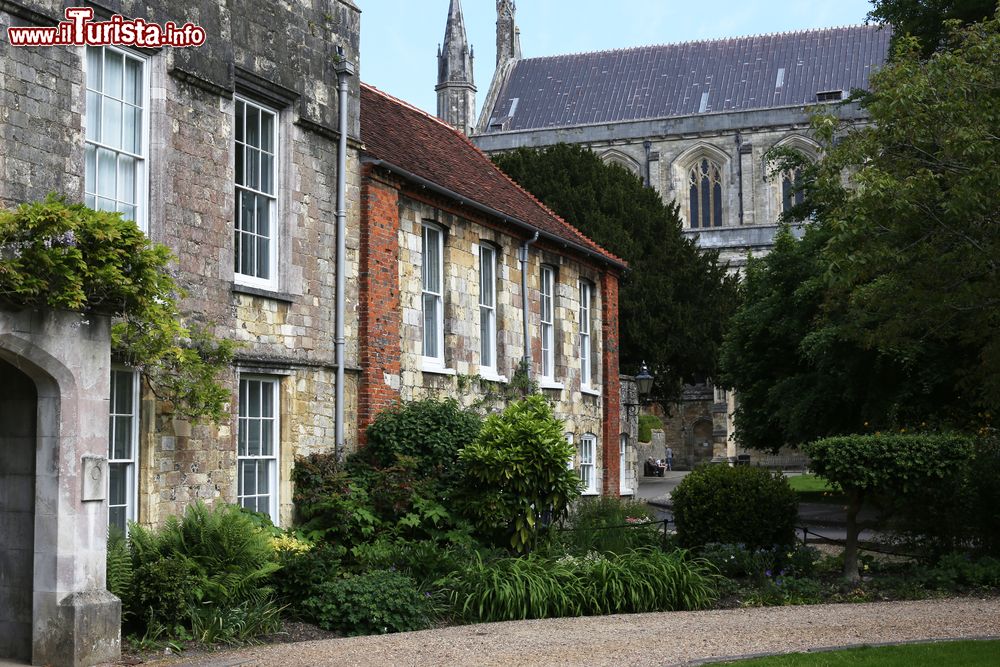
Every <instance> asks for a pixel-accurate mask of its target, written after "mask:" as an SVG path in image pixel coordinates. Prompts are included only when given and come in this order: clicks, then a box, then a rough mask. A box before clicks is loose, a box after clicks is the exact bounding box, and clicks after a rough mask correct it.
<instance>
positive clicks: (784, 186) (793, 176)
mask: <svg viewBox="0 0 1000 667" xmlns="http://www.w3.org/2000/svg"><path fill="white" fill-rule="evenodd" d="M801 186H802V169H801V168H799V169H794V170H792V169H789V170H788V171H786V172H785V173H783V174H782V175H781V212H782V213H788V211H790V210H791V209H792V207H793V206H798V205H799V204H801V203H802V202H803V201H804V200H805V192H803V190H802V187H801Z"/></svg>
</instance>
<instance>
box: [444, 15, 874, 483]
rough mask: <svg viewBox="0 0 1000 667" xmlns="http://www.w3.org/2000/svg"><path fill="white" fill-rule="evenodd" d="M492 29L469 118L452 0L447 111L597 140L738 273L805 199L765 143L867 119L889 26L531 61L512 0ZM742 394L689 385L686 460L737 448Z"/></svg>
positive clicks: (681, 436) (540, 138)
mask: <svg viewBox="0 0 1000 667" xmlns="http://www.w3.org/2000/svg"><path fill="white" fill-rule="evenodd" d="M496 30H497V33H496V40H497V60H496V70H495V72H494V75H493V80H492V81H491V82H490V86H489V89H488V90H487V93H486V97H485V99H484V101H483V106H482V111H481V113H480V114H479V116H478V120H477V121H476V122H475V124H474V126H473V125H471V121H470V119H472V118H473V117H475V92H476V88H475V85H474V83H473V78H472V48H471V46H470V45H469V44H468V42H467V39H466V35H465V30H464V23H463V19H462V11H461V4H460V2H459V0H451V5H450V7H449V16H448V24H447V30H446V33H445V41H444V44H443V46H442V47H441V49H440V52H439V65H438V72H439V78H438V85H437V88H436V90H437V91H438V116H439V117H440V118H442V119H443V120H445V121H446V122H448V123H450V124H451V125H453V126H454V127H456V128H459V129H460V130H462V131H464V132H466V133H467V134H468V135H469V137H470V138H471V140H472V141H473V143H475V144H476V145H477V146H478V147H479V148H480V149H482V150H483V151H485V152H486V153H495V152H501V151H505V150H510V149H514V148H520V147H544V146H551V145H553V144H556V143H560V142H564V143H573V144H581V145H584V146H587V147H589V148H590V149H591V150H593V151H594V152H596V153H597V154H598V155H599V156H600V157H601V158H602V159H603V160H604V161H605V162H608V163H614V164H618V165H620V166H622V167H624V168H625V169H628V170H629V171H632V172H633V173H635V174H636V175H637V176H638V177H639V178H641V179H642V180H643V181H644V182H645V183H646V184H647V185H648V186H649V187H652V188H654V189H655V190H656V191H657V192H658V193H659V194H660V196H661V197H662V198H663V200H664V201H667V202H669V201H676V202H677V203H678V204H679V205H680V211H681V216H682V219H683V221H684V227H685V229H684V233H685V234H687V235H690V236H693V237H695V238H696V239H697V242H698V244H699V245H700V246H701V247H703V248H711V249H715V250H718V251H719V255H720V258H721V259H722V261H725V262H728V264H729V266H730V268H731V270H733V271H739V270H740V268H741V267H742V265H744V264H745V262H746V258H747V256H748V255H749V254H750V253H754V254H757V255H759V254H762V253H766V252H767V250H768V249H769V248H770V247H771V244H772V243H773V240H774V235H775V233H776V232H777V230H778V223H779V218H780V216H781V214H782V212H783V211H785V210H786V209H788V208H789V207H791V206H792V205H794V204H795V203H796V197H797V196H798V197H801V194H797V193H796V189H795V174H794V173H783V174H772V173H770V172H769V169H768V165H767V162H766V159H765V154H766V153H767V152H768V150H770V149H771V148H773V147H776V146H788V147H792V148H796V149H798V150H799V151H800V152H802V153H804V154H805V155H807V156H811V157H818V156H819V150H820V146H819V144H818V143H817V142H816V141H815V140H814V139H813V138H812V137H811V136H810V134H811V133H810V129H809V120H810V117H811V115H812V114H813V113H815V112H816V111H817V109H818V108H823V107H826V110H828V111H829V112H832V113H834V114H836V115H837V116H838V117H840V118H841V119H843V120H845V121H848V122H859V123H863V122H865V116H864V112H863V110H862V109H861V108H860V107H859V106H858V105H857V104H855V103H844V100H846V99H847V98H848V96H849V94H850V91H852V90H855V89H866V88H867V86H868V81H869V77H870V75H871V74H872V73H873V72H874V71H876V70H877V69H878V68H879V67H880V66H881V65H882V63H884V62H885V61H886V59H887V57H888V54H889V40H890V37H891V36H892V33H891V30H890V29H889V28H888V27H885V26H880V25H860V26H847V27H838V28H824V29H816V30H801V31H794V32H784V33H775V34H767V35H752V36H744V37H733V38H726V39H717V40H706V41H693V42H683V43H679V44H664V45H659V46H643V47H624V48H621V49H615V50H611V51H597V52H593V53H576V54H569V55H549V56H544V57H533V58H525V57H523V56H522V54H521V42H520V37H521V36H520V31H519V29H518V27H517V20H516V6H515V3H514V2H513V0H497V23H496ZM528 39H529V41H530V35H529V36H528ZM793 231H796V232H799V231H801V230H800V229H795V230H793ZM733 400H734V399H733V397H732V396H731V395H729V394H728V393H727V392H725V391H721V390H718V389H716V388H714V387H712V385H711V384H710V383H705V384H699V385H691V386H688V387H686V388H685V398H684V401H683V404H682V405H681V406H678V408H679V409H675V410H673V411H672V412H673V415H672V416H671V417H670V418H669V419H668V420H666V423H665V437H666V439H665V444H666V445H669V446H672V447H673V449H674V451H675V452H678V453H679V455H678V459H679V461H680V463H681V464H685V463H686V464H688V465H695V464H697V463H699V462H702V461H705V460H710V459H716V460H720V459H725V458H728V459H730V460H732V459H734V458H736V457H737V456H738V454H739V453H742V452H741V450H739V448H738V447H737V443H735V442H734V441H733V440H732V438H731V437H730V435H731V434H732V432H733V429H732V423H731V418H730V415H731V414H732V412H733V409H734V403H733ZM651 453H652V454H653V455H654V456H658V455H662V450H661V451H656V449H654V450H653V452H651ZM779 463H780V462H779Z"/></svg>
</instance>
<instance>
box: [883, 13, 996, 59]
mask: <svg viewBox="0 0 1000 667" xmlns="http://www.w3.org/2000/svg"><path fill="white" fill-rule="evenodd" d="M872 4H873V5H874V8H873V9H872V10H871V12H869V13H868V18H869V19H870V20H873V21H878V22H879V23H888V24H889V25H891V26H892V27H893V30H894V31H895V32H894V34H893V36H892V39H893V44H897V43H898V42H899V40H900V38H902V37H904V36H906V35H912V36H914V37H916V38H917V39H919V40H920V51H921V54H922V55H923V56H929V55H930V54H931V53H933V52H934V51H935V50H936V49H938V48H940V47H941V46H942V45H943V42H944V39H945V37H946V36H947V34H948V28H947V26H946V25H945V22H946V21H959V22H961V23H964V24H969V23H973V22H975V21H982V20H983V19H985V18H989V17H990V16H992V15H993V13H994V12H996V9H997V3H996V0H936V1H934V2H928V1H927V0H872Z"/></svg>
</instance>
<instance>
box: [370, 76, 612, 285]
mask: <svg viewBox="0 0 1000 667" xmlns="http://www.w3.org/2000/svg"><path fill="white" fill-rule="evenodd" d="M361 140H362V142H364V145H365V146H364V150H365V153H367V155H368V156H370V157H372V158H375V159H376V160H379V161H380V162H381V163H382V164H383V166H385V167H386V168H388V169H389V170H391V171H394V172H396V173H398V174H400V175H401V176H403V177H404V178H406V177H409V176H411V175H414V176H417V177H418V178H421V179H424V180H426V181H430V182H431V183H433V184H435V185H437V186H439V187H441V188H443V189H445V190H448V191H450V192H452V193H454V195H457V196H458V198H460V199H462V200H467V201H466V202H465V203H470V202H471V203H475V204H479V205H480V206H483V207H486V208H489V209H493V210H495V211H497V212H499V213H501V214H503V215H505V216H507V217H509V218H512V219H514V220H515V221H518V222H521V223H523V224H525V225H527V226H528V227H530V228H532V229H535V230H538V232H539V233H540V235H541V236H542V237H546V238H549V239H551V240H554V241H556V242H559V241H564V242H566V243H569V244H572V245H574V246H576V247H577V249H578V250H583V251H585V252H586V253H588V254H592V255H597V256H599V257H600V258H602V259H604V260H607V261H608V262H611V263H612V264H615V265H617V266H619V267H621V268H624V267H625V266H626V263H625V261H624V260H622V259H621V258H619V257H616V256H615V255H613V254H611V253H610V252H608V251H607V250H605V249H604V248H602V247H601V246H599V245H597V244H596V243H594V242H593V241H592V240H590V239H589V238H587V237H586V236H585V235H584V234H583V233H582V232H580V230H578V229H577V228H575V227H573V226H572V225H571V224H569V223H568V222H566V221H565V220H563V219H562V218H560V217H559V216H558V215H556V214H555V213H553V212H552V210H551V209H549V208H547V207H546V206H545V205H544V204H542V203H541V202H540V201H538V200H537V199H536V198H535V197H534V196H533V195H531V194H530V193H529V192H528V191H527V190H525V189H524V188H522V187H521V186H520V185H518V184H517V183H515V182H514V181H513V179H511V178H510V177H509V176H507V174H505V173H503V172H502V171H500V169H498V168H497V167H496V165H494V164H493V163H492V162H491V161H490V159H489V158H488V157H487V156H486V154H485V153H483V152H482V151H481V150H479V149H478V148H476V147H475V146H474V145H473V144H472V142H470V141H469V140H468V139H467V138H466V137H465V135H463V134H462V133H461V132H458V131H457V130H455V129H454V128H452V127H451V126H450V125H448V124H447V123H445V122H444V121H441V120H439V119H437V118H435V117H434V116H431V115H429V114H427V113H425V112H423V111H421V110H419V109H417V108H415V107H413V106H410V105H409V104H407V103H406V102H403V101H401V100H398V99H396V98H394V97H392V96H390V95H387V94H385V93H383V92H382V91H380V90H378V89H377V88H374V87H373V86H369V85H368V84H365V83H362V84H361Z"/></svg>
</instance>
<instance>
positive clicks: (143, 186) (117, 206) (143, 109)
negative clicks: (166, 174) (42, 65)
mask: <svg viewBox="0 0 1000 667" xmlns="http://www.w3.org/2000/svg"><path fill="white" fill-rule="evenodd" d="M98 52H99V53H100V58H101V81H100V83H99V84H98V87H96V88H95V87H93V85H92V84H93V82H92V81H91V76H90V74H91V69H92V65H91V63H90V59H91V55H92V54H96V53H98ZM108 52H111V53H115V54H120V55H121V56H122V57H123V61H122V96H121V97H115V96H114V95H113V94H109V93H108V92H106V85H105V80H104V75H105V73H106V71H107V67H106V60H107V57H106V54H107V53H108ZM83 60H84V63H85V64H84V67H85V69H86V72H85V76H84V85H85V91H84V95H85V100H84V109H85V113H86V122H85V124H84V159H83V163H84V203H85V204H86V205H87V206H88V207H90V208H93V209H99V210H110V211H121V210H122V208H123V203H124V202H125V200H124V199H121V195H122V191H121V182H120V180H121V179H120V176H121V173H122V171H121V170H122V164H121V160H122V158H123V157H124V158H131V159H133V160H134V161H135V163H134V170H133V174H132V180H133V187H134V190H135V202H133V203H132V204H131V205H132V206H135V217H134V220H135V223H136V225H138V227H139V229H141V230H142V231H144V232H147V233H148V232H149V164H148V159H149V116H150V109H149V89H150V84H149V78H150V69H151V68H150V59H149V57H148V56H145V55H140V54H137V53H134V52H132V51H129V50H126V49H121V48H118V47H114V46H88V47H86V49H85V56H84V59H83ZM125 60H132V61H135V62H138V63H140V64H141V66H142V67H141V76H142V83H141V88H142V92H141V106H139V107H136V105H135V104H133V103H131V102H127V101H126V100H125V99H124V98H125V95H124V85H125ZM93 99H96V100H97V103H98V104H99V105H100V107H101V112H100V113H97V110H96V109H95V108H94V107H93V106H92V105H91V100H93ZM105 102H108V103H109V104H111V105H114V104H120V105H121V108H122V115H121V121H120V123H119V127H118V131H119V137H120V136H121V134H122V133H123V132H124V127H125V124H124V118H125V115H124V111H125V108H126V107H131V108H133V109H134V108H138V109H139V111H140V123H139V127H140V130H139V131H140V132H141V135H142V136H141V137H140V139H139V142H138V144H139V152H132V151H126V150H124V147H122V146H115V145H114V144H112V143H109V142H107V141H105V139H106V137H104V132H103V125H104V106H105ZM95 122H96V123H97V127H98V128H99V129H100V132H101V140H100V141H98V140H97V139H96V138H94V137H92V136H91V127H92V124H93V123H95ZM91 150H93V155H94V158H93V161H91V160H90V158H89V154H90V152H91ZM101 151H110V152H111V153H113V154H114V159H115V196H114V198H113V199H112V198H108V197H101V196H100V194H99V193H100V188H101V185H100V183H99V181H100V178H99V176H100V168H99V165H98V155H99V153H100V152H101ZM91 164H93V166H92V167H91ZM101 199H104V200H107V201H112V202H113V203H114V206H112V207H108V206H105V205H102V203H101V202H100V200H101ZM123 213H124V211H123Z"/></svg>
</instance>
